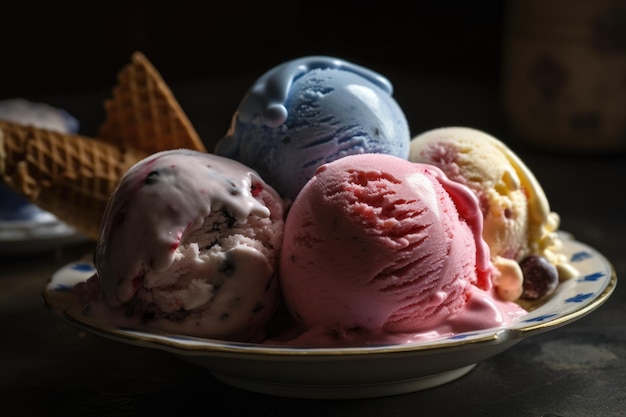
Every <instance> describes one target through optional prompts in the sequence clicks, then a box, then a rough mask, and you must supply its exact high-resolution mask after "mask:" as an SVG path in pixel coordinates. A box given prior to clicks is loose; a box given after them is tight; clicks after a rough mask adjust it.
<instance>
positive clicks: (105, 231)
mask: <svg viewBox="0 0 626 417" xmlns="http://www.w3.org/2000/svg"><path fill="white" fill-rule="evenodd" d="M282 204H283V203H282V199H281V197H280V196H279V195H278V194H277V193H276V192H275V191H274V190H273V189H272V188H271V187H269V186H268V185H267V184H265V183H264V182H263V181H262V180H261V179H260V177H258V175H257V174H256V173H255V172H254V171H253V170H251V169H250V168H248V167H246V166H244V165H242V164H240V163H238V162H236V161H233V160H229V159H226V158H222V157H219V156H216V155H212V154H207V153H202V152H197V151H192V150H172V151H164V152H159V153H156V154H154V155H152V156H150V157H148V158H146V159H145V160H143V161H140V162H139V163H137V164H135V165H134V166H133V167H132V168H130V169H129V170H128V172H127V173H126V174H125V175H124V177H123V178H122V180H121V181H120V184H119V186H118V188H117V190H116V191H115V193H114V195H113V196H112V198H111V200H110V201H109V204H108V206H107V209H106V211H105V214H104V218H103V225H102V228H101V236H100V239H99V240H98V244H97V248H96V253H95V265H96V270H97V278H98V282H99V285H100V287H101V290H102V296H103V300H104V301H105V302H106V304H107V305H108V307H111V308H118V307H123V308H124V309H125V311H126V313H127V314H128V315H129V316H133V315H138V316H139V317H140V318H141V320H142V321H144V322H145V323H147V324H149V325H151V326H153V327H155V328H159V329H164V330H170V331H173V332H177V333H181V334H190V335H197V336H204V337H216V338H227V339H228V338H231V339H233V340H248V339H249V338H253V337H257V332H258V331H260V330H259V329H261V328H262V327H263V325H264V324H265V321H266V320H267V319H269V318H270V317H271V315H272V314H273V313H274V310H275V308H276V306H277V303H278V300H279V294H278V283H277V277H276V268H277V261H278V253H279V251H280V246H281V241H282V232H283V217H284V216H283V205H282Z"/></svg>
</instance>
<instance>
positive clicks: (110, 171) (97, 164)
mask: <svg viewBox="0 0 626 417" xmlns="http://www.w3.org/2000/svg"><path fill="white" fill-rule="evenodd" d="M146 156H147V153H146V152H143V151H138V150H135V149H124V148H121V147H118V146H116V145H114V144H111V143H108V142H105V141H101V140H96V139H92V138H88V137H85V136H80V135H70V134H65V133H59V132H54V131H50V130H45V129H38V128H35V127H33V126H25V125H20V124H16V123H11V122H5V121H0V179H1V180H2V181H3V182H4V183H5V184H6V185H7V186H9V187H10V188H11V189H12V190H13V191H14V192H17V193H19V194H21V195H23V196H24V197H26V198H27V199H29V201H31V202H33V203H35V204H37V205H38V206H39V207H41V208H42V209H44V210H46V211H49V212H50V213H52V214H54V215H55V216H57V217H58V218H59V219H60V220H62V221H63V222H65V223H67V224H68V225H69V226H71V227H74V228H75V229H76V230H77V231H79V232H81V233H82V234H84V235H85V236H87V237H90V238H92V239H97V238H98V234H99V228H100V221H101V219H102V215H103V213H104V208H105V206H106V203H107V201H108V200H109V197H110V196H111V194H112V192H113V191H114V189H115V187H116V186H117V183H118V182H119V180H120V179H121V177H122V175H123V174H124V173H125V172H126V170H127V169H128V168H130V166H132V165H133V164H134V163H136V162H138V161H139V160H141V159H142V158H144V157H146Z"/></svg>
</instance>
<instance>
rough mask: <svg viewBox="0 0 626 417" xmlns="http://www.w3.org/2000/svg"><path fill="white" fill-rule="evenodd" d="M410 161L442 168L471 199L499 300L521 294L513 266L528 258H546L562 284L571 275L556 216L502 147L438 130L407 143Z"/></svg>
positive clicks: (458, 130)
mask: <svg viewBox="0 0 626 417" xmlns="http://www.w3.org/2000/svg"><path fill="white" fill-rule="evenodd" d="M409 159H410V160H411V161H413V162H419V163H427V164H432V165H435V166H437V167H439V168H441V169H442V170H443V171H444V172H445V174H446V175H447V176H448V177H449V178H450V179H452V180H454V181H456V182H459V183H461V184H464V185H466V186H468V187H469V188H470V189H471V190H472V191H473V192H474V193H475V194H476V196H477V198H478V200H479V203H480V207H481V211H482V213H483V216H484V230H483V237H484V239H485V241H486V242H487V244H488V245H489V248H490V251H491V256H492V260H493V262H494V263H495V264H496V266H497V268H498V270H499V273H498V275H497V276H496V279H495V283H496V286H498V287H499V291H500V294H501V296H502V297H504V298H507V299H511V300H515V299H517V298H519V297H520V295H521V294H522V282H523V277H522V275H523V274H522V270H521V268H520V266H519V265H518V263H519V262H520V261H522V260H523V259H524V258H526V257H527V256H531V255H535V256H541V257H544V258H546V259H547V260H548V261H549V262H550V263H551V264H553V265H555V266H556V267H557V268H558V270H559V274H560V276H561V279H567V278H570V277H572V276H574V275H575V274H576V271H575V270H573V268H572V267H571V266H570V265H569V264H568V263H567V262H566V260H565V259H563V258H562V256H560V255H558V253H557V252H558V250H559V249H560V245H561V242H560V240H559V238H558V236H557V233H556V232H557V230H558V227H559V224H560V218H559V216H558V214H557V213H555V212H553V211H551V209H550V205H549V203H548V199H547V197H546V195H545V193H544V191H543V188H542V187H541V185H540V183H539V181H538V180H537V178H536V177H535V175H534V174H533V173H532V172H531V170H530V169H529V168H528V167H527V166H526V164H525V163H524V162H523V161H522V160H521V159H520V158H519V157H518V156H517V155H516V154H515V153H514V152H513V151H512V150H511V149H510V148H509V147H508V146H507V145H505V144H504V143H503V142H502V141H500V140H498V139H497V138H495V137H493V136H492V135H490V134H487V133H485V132H483V131H480V130H478V129H473V128H467V127H443V128H437V129H432V130H430V131H426V132H423V133H422V134H419V135H417V136H415V137H414V138H413V139H412V141H411V152H410V156H409Z"/></svg>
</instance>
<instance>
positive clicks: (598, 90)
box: [502, 0, 626, 152]
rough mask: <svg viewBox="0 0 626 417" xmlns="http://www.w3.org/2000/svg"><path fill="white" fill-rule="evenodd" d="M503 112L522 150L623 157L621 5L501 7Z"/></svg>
mask: <svg viewBox="0 0 626 417" xmlns="http://www.w3.org/2000/svg"><path fill="white" fill-rule="evenodd" d="M506 19H507V20H506V32H505V40H504V53H503V57H504V58H503V59H504V62H503V78H502V79H503V83H504V85H503V93H504V99H503V100H504V110H505V114H506V116H507V118H508V123H509V125H510V127H511V129H512V130H513V132H514V133H515V134H516V135H517V136H518V137H519V139H521V140H522V141H524V142H525V143H527V144H529V145H531V146H535V147H541V148H544V149H550V150H564V151H573V152H586V151H613V150H626V0H550V1H544V0H508V1H507V11H506Z"/></svg>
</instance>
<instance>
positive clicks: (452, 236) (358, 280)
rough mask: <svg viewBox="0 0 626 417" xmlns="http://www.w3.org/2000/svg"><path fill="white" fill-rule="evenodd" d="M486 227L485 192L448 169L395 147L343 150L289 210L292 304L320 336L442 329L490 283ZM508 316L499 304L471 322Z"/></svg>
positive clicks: (285, 266) (286, 277)
mask: <svg viewBox="0 0 626 417" xmlns="http://www.w3.org/2000/svg"><path fill="white" fill-rule="evenodd" d="M481 233H482V215H481V212H480V209H479V207H478V202H477V199H476V197H475V196H474V194H473V193H472V192H471V191H470V190H469V189H468V188H467V187H465V186H463V185H461V184H458V183H455V182H452V181H451V180H449V179H448V178H447V177H446V176H445V175H444V174H443V172H442V171H441V170H440V169H439V168H436V167H434V166H430V165H426V164H417V163H412V162H409V161H407V160H405V159H402V158H399V157H395V156H391V155H374V154H362V155H352V156H347V157H344V158H341V159H339V160H337V161H334V162H332V163H328V164H326V165H323V166H321V167H320V168H319V169H318V170H317V172H316V173H315V176H314V177H313V178H312V179H311V180H310V181H309V182H308V183H307V184H306V185H305V187H304V188H303V189H302V191H301V193H300V194H299V195H298V197H297V198H296V199H295V201H294V202H293V205H292V206H291V208H290V211H289V213H288V215H287V219H286V222H285V233H284V241H283V249H282V253H281V259H280V273H281V285H282V290H283V295H284V298H285V301H286V304H287V306H288V308H289V310H290V311H291V313H292V314H293V316H294V317H295V319H296V320H297V321H298V322H299V323H300V324H301V325H302V327H303V328H304V329H305V330H309V331H312V329H317V330H315V332H316V335H317V336H315V337H321V336H320V335H321V334H326V336H329V335H330V336H329V337H330V338H331V339H332V338H333V337H335V338H336V339H338V340H339V339H342V338H348V339H349V338H351V337H355V338H356V339H359V340H363V339H369V338H370V336H371V338H373V339H380V337H381V334H395V333H410V332H428V331H431V330H441V329H442V326H443V324H442V323H446V321H450V319H451V318H454V317H457V316H458V315H459V314H460V313H462V312H463V310H464V309H466V308H467V305H468V302H469V299H470V298H472V297H474V295H476V294H477V293H476V291H480V292H482V293H484V294H487V291H489V290H490V285H491V284H490V274H491V271H492V268H493V266H492V264H491V263H490V260H489V249H488V247H487V245H486V244H485V242H484V241H483V239H482V237H481ZM481 296H482V295H481ZM478 297H479V296H478V295H476V298H478ZM514 310H515V309H514ZM517 311H518V312H519V309H517ZM504 315H506V314H504ZM477 316H480V314H478V315H477ZM500 319H502V317H500V313H497V312H496V313H495V314H493V315H492V316H489V315H486V316H484V317H482V318H480V319H476V320H477V321H480V323H479V322H474V323H470V324H469V327H468V326H467V325H468V323H467V322H468V321H472V320H473V319H472V320H467V321H466V322H465V323H464V324H463V326H465V328H464V329H465V330H469V329H470V328H471V327H472V326H475V328H484V327H490V326H497V325H499V324H501V323H499V322H498V320H500ZM458 320H461V321H462V320H463V319H458ZM355 335H356V336H355ZM364 335H370V336H364ZM309 340H312V339H309Z"/></svg>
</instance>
